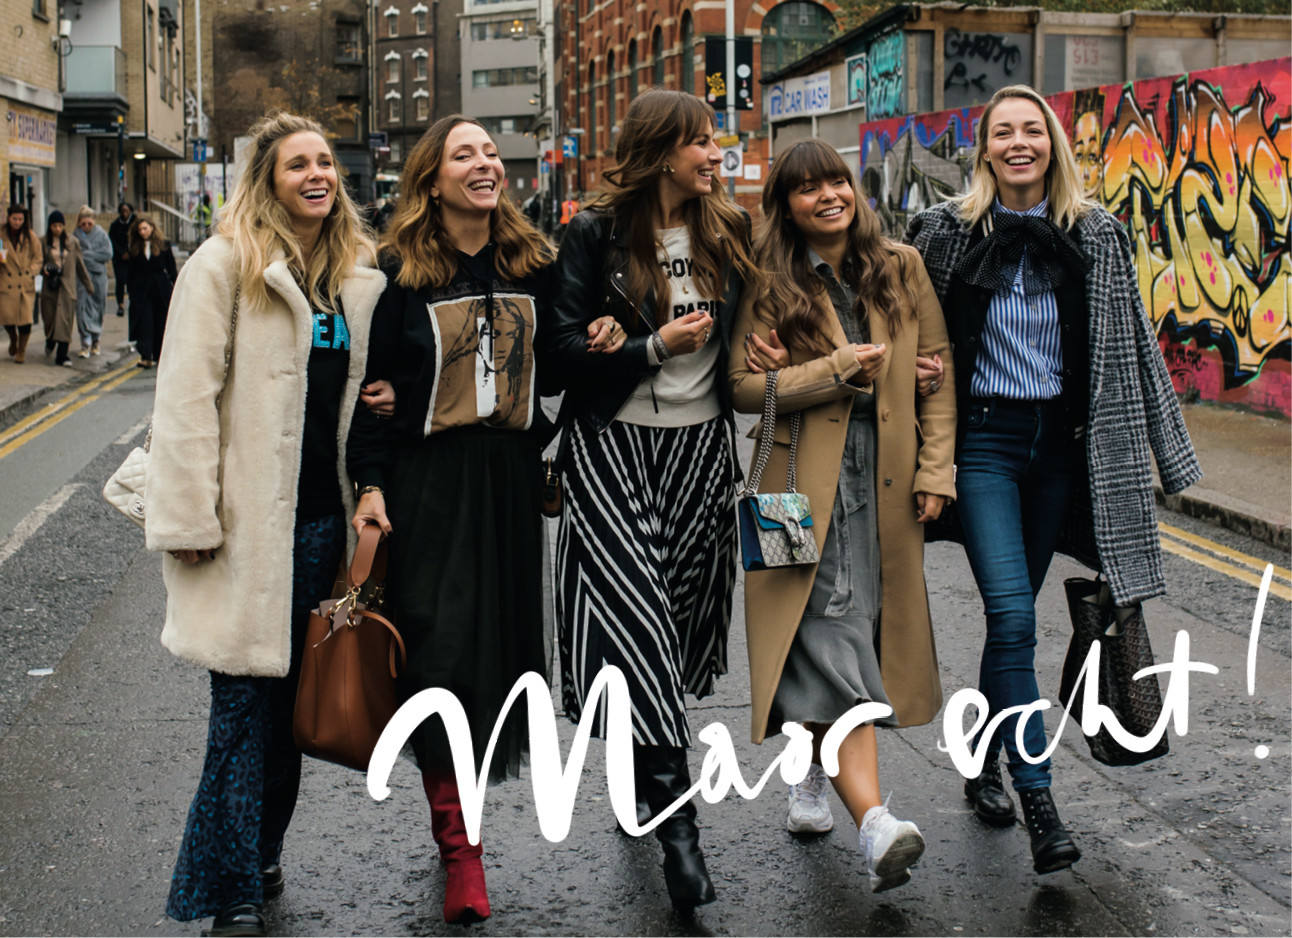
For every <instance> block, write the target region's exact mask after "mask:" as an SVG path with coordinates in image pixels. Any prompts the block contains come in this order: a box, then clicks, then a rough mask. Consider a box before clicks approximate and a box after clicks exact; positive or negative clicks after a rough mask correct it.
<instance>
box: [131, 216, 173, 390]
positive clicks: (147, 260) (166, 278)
mask: <svg viewBox="0 0 1292 938" xmlns="http://www.w3.org/2000/svg"><path fill="white" fill-rule="evenodd" d="M129 256H130V264H129V268H128V270H129V273H128V274H127V277H128V280H129V283H130V325H131V331H132V333H133V334H134V337H135V348H136V350H137V351H138V352H139V361H138V363H137V364H138V367H140V368H152V367H153V366H154V365H156V364H157V361H158V359H159V358H161V348H162V337H163V336H164V334H165V332H166V314H167V310H168V309H169V308H170V297H171V290H172V289H173V288H174V286H175V278H176V276H177V275H178V274H177V271H176V269H175V252H174V251H172V250H171V246H170V242H168V241H167V240H166V239H165V238H164V237H162V233H161V231H160V230H159V229H158V228H157V224H156V222H154V221H153V219H152V217H151V216H149V215H144V214H142V213H141V214H139V215H136V216H135V222H134V225H132V226H131V228H130V255H129Z"/></svg>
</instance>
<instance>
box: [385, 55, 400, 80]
mask: <svg viewBox="0 0 1292 938" xmlns="http://www.w3.org/2000/svg"><path fill="white" fill-rule="evenodd" d="M399 77H400V58H399V53H398V52H391V53H389V54H387V56H386V81H387V82H388V83H391V82H397V81H399Z"/></svg>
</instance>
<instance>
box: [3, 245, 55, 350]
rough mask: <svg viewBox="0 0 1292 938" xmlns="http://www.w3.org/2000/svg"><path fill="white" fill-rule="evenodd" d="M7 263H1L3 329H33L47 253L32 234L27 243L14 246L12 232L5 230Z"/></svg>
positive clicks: (5, 260)
mask: <svg viewBox="0 0 1292 938" xmlns="http://www.w3.org/2000/svg"><path fill="white" fill-rule="evenodd" d="M2 227H3V230H2V231H0V238H3V239H4V253H5V258H4V262H3V263H0V326H30V325H31V324H32V319H33V314H34V313H35V309H36V275H37V274H38V273H40V267H41V263H42V261H43V259H44V257H45V251H44V249H43V248H42V247H41V245H40V239H38V238H37V237H36V236H35V235H34V234H31V233H30V232H28V236H27V238H26V240H24V241H20V242H18V243H17V244H14V243H13V242H12V241H10V240H9V228H8V226H7V225H4V226H2Z"/></svg>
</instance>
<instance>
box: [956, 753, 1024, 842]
mask: <svg viewBox="0 0 1292 938" xmlns="http://www.w3.org/2000/svg"><path fill="white" fill-rule="evenodd" d="M965 800H966V801H968V802H969V803H970V804H971V805H973V813H974V814H976V815H978V817H980V818H982V819H983V820H984V821H986V822H987V823H988V824H991V825H993V826H994V827H1008V826H1009V825H1011V824H1013V823H1014V801H1013V799H1012V798H1010V797H1009V795H1007V794H1006V793H1005V785H1004V783H1003V782H1001V780H1000V763H999V762H997V761H995V760H994V759H993V760H991V761H990V762H987V763H986V764H985V765H983V769H982V774H981V775H979V776H978V777H977V778H967V779H965Z"/></svg>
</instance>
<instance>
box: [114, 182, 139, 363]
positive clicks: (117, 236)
mask: <svg viewBox="0 0 1292 938" xmlns="http://www.w3.org/2000/svg"><path fill="white" fill-rule="evenodd" d="M134 220H135V207H134V206H133V205H131V204H130V203H129V202H122V203H121V204H120V205H118V206H117V217H116V218H114V219H112V224H110V225H108V239H109V240H110V241H111V242H112V279H113V280H114V281H115V282H116V290H117V315H118V316H124V315H125V314H126V289H127V284H126V279H127V277H128V275H129V267H130V226H131V224H133V222H134ZM130 338H131V340H132V341H133V339H134V337H133V336H130Z"/></svg>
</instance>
